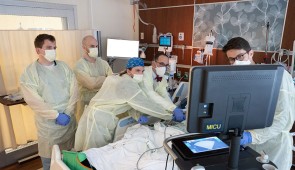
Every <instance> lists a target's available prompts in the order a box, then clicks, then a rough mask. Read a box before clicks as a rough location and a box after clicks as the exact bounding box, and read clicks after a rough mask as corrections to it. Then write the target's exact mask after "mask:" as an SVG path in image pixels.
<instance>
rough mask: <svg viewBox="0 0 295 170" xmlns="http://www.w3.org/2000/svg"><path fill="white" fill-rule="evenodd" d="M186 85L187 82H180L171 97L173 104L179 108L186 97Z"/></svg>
mask: <svg viewBox="0 0 295 170" xmlns="http://www.w3.org/2000/svg"><path fill="white" fill-rule="evenodd" d="M188 85H189V84H188V82H180V83H179V85H178V87H177V89H176V90H175V92H174V93H173V95H172V98H171V99H172V101H173V103H174V104H175V105H176V106H178V107H180V108H181V105H182V101H184V100H185V99H186V98H187V96H188ZM182 109H184V108H182Z"/></svg>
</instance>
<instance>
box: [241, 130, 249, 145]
mask: <svg viewBox="0 0 295 170" xmlns="http://www.w3.org/2000/svg"><path fill="white" fill-rule="evenodd" d="M250 143H252V136H251V133H250V132H244V133H243V137H242V138H241V141H240V145H247V144H250Z"/></svg>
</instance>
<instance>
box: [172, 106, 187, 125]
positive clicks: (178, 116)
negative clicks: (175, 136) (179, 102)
mask: <svg viewBox="0 0 295 170" xmlns="http://www.w3.org/2000/svg"><path fill="white" fill-rule="evenodd" d="M172 120H173V121H175V122H182V121H184V120H185V114H184V113H183V111H182V110H181V109H180V108H178V107H177V108H175V109H174V110H173V115H172Z"/></svg>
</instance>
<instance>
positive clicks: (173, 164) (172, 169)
mask: <svg viewBox="0 0 295 170" xmlns="http://www.w3.org/2000/svg"><path fill="white" fill-rule="evenodd" d="M173 169H174V160H173V162H172V170H173Z"/></svg>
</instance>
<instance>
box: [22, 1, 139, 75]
mask: <svg viewBox="0 0 295 170" xmlns="http://www.w3.org/2000/svg"><path fill="white" fill-rule="evenodd" d="M26 1H35V2H46V3H56V4H67V5H74V6H76V16H75V17H76V21H75V22H76V28H77V29H80V30H81V29H82V30H84V29H95V30H99V31H101V40H102V56H103V58H106V47H107V46H106V44H107V38H117V39H128V40H138V29H137V28H138V19H137V17H136V18H135V19H134V18H133V6H132V5H130V0H120V1H118V0H107V1H106V0H81V1H77V0H26ZM133 24H134V25H135V28H136V29H135V30H133ZM124 65H125V61H124V60H116V62H115V63H114V68H115V71H116V70H118V71H121V70H122V69H123V67H124Z"/></svg>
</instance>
